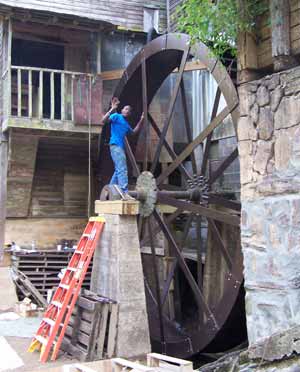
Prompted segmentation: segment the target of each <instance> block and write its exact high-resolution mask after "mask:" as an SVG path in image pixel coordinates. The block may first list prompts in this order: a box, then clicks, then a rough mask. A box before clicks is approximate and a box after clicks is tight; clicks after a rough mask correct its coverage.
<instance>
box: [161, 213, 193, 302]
mask: <svg viewBox="0 0 300 372" xmlns="http://www.w3.org/2000/svg"><path fill="white" fill-rule="evenodd" d="M193 218H194V216H193V214H190V215H189V217H188V219H187V221H186V223H185V226H184V230H183V234H182V239H181V244H180V247H181V249H180V248H179V249H180V251H183V248H184V243H185V241H186V238H187V236H188V233H189V229H190V227H191V223H192V221H193ZM177 264H178V259H177V258H176V259H175V261H174V262H173V263H172V266H171V268H170V271H169V273H168V277H167V279H166V280H165V284H164V288H163V294H162V306H164V304H165V302H166V300H167V297H168V293H169V289H170V285H171V283H172V280H173V277H174V275H175V271H176V268H177Z"/></svg>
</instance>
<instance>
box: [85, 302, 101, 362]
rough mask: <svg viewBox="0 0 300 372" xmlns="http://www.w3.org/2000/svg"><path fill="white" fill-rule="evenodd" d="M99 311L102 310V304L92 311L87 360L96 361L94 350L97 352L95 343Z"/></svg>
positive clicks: (99, 316) (99, 318)
mask: <svg viewBox="0 0 300 372" xmlns="http://www.w3.org/2000/svg"><path fill="white" fill-rule="evenodd" d="M101 309H102V304H101V303H97V304H96V308H95V310H94V316H93V320H92V323H91V326H92V329H91V332H90V337H89V344H88V355H87V360H95V359H97V355H96V350H97V341H98V336H99V335H98V332H97V331H98V329H99V328H98V325H99V324H100V320H101Z"/></svg>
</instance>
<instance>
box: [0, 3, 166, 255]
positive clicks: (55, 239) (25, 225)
mask: <svg viewBox="0 0 300 372" xmlns="http://www.w3.org/2000/svg"><path fill="white" fill-rule="evenodd" d="M151 27H155V28H156V29H157V30H158V31H159V32H164V31H165V28H166V4H165V1H164V0H150V1H149V2H148V3H147V5H145V3H144V2H142V1H140V0H135V1H129V0H128V1H127V0H124V1H116V0H113V1H110V2H109V5H108V3H107V2H101V1H98V0H91V1H88V2H86V1H82V0H76V1H74V0H72V1H71V0H64V1H56V0H54V1H48V0H38V1H37V0H32V1H25V0H24V1H23V0H21V1H20V0H18V1H15V0H3V1H0V42H1V46H0V51H1V57H0V62H1V63H0V69H1V70H0V71H1V76H2V80H1V84H0V91H1V100H0V102H1V106H0V107H1V147H0V155H1V158H0V160H1V177H0V184H1V188H0V206H1V208H0V214H1V215H0V223H1V231H0V237H1V239H0V245H1V247H2V246H3V240H4V238H3V236H4V232H5V242H6V243H11V242H12V241H14V242H16V244H18V245H21V246H24V247H30V246H31V245H35V246H36V247H37V248H47V247H49V248H50V247H51V248H53V247H55V246H56V244H60V243H61V242H62V241H67V244H68V245H70V244H72V243H73V241H74V242H75V241H76V240H77V238H78V237H79V235H80V233H81V231H82V228H83V226H84V224H85V223H86V218H87V215H88V214H90V213H92V209H93V201H94V199H95V198H96V196H98V190H97V172H96V168H97V156H98V149H99V145H98V137H99V133H100V131H101V128H100V125H99V124H100V117H101V114H102V111H103V109H102V108H103V107H104V108H106V106H107V103H108V99H109V97H110V96H111V93H112V91H113V88H114V86H115V84H116V82H117V80H116V79H117V78H119V77H120V69H124V68H125V67H126V66H127V64H128V63H129V61H130V60H131V59H132V57H133V56H134V55H135V54H136V52H137V51H138V50H139V49H140V48H141V47H142V46H143V44H144V43H145V40H146V33H145V31H148V30H149V28H151ZM111 70H114V71H113V72H112V73H111V72H110V71H111ZM116 70H117V71H116Z"/></svg>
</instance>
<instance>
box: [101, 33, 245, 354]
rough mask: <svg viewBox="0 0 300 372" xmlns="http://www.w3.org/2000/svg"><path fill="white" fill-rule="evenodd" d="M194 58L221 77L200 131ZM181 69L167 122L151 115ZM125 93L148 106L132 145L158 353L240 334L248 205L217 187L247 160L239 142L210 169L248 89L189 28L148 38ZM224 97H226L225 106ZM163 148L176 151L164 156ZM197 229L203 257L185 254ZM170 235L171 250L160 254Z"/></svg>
mask: <svg viewBox="0 0 300 372" xmlns="http://www.w3.org/2000/svg"><path fill="white" fill-rule="evenodd" d="M191 57H193V58H194V59H196V60H198V61H199V62H200V63H201V64H203V65H204V66H205V67H206V68H207V70H208V71H209V72H210V73H211V74H212V76H213V77H214V79H215V81H216V82H217V85H218V88H217V90H216V95H215V99H214V104H213V109H212V113H211V120H210V123H209V124H208V125H207V126H206V127H205V128H204V130H203V131H201V132H200V133H198V134H197V135H195V133H192V129H191V128H193V126H192V123H191V120H190V118H189V115H188V103H187V101H186V94H185V93H186V92H185V86H184V81H183V72H184V69H185V65H186V62H187V61H188V59H190V58H191ZM174 71H175V72H174ZM172 73H173V82H174V83H173V91H172V93H171V95H170V100H169V105H168V108H167V114H166V115H165V117H164V119H163V120H162V121H160V120H157V119H155V118H154V117H153V115H151V112H150V111H151V110H150V107H151V102H153V100H154V98H155V95H156V94H157V92H158V91H159V89H160V88H161V86H162V85H163V83H164V81H165V80H166V79H167V78H168V77H169V76H170V74H172ZM179 94H180V96H181V101H182V102H181V105H182V109H183V114H184V120H183V122H182V123H181V124H180V125H182V126H183V127H184V128H185V131H186V138H187V143H186V146H184V148H183V149H182V151H178V149H175V148H174V146H173V143H172V139H170V135H169V134H170V128H171V127H172V125H174V123H173V121H172V115H173V112H174V107H175V105H176V102H177V100H178V95H179ZM199 94H201V93H200V89H199ZM115 96H117V97H119V99H120V102H121V106H122V105H125V104H129V105H131V106H132V107H133V108H134V115H135V117H134V118H133V121H136V120H137V119H138V118H139V116H140V115H141V113H142V112H144V113H145V123H144V131H143V133H142V134H141V136H140V138H139V140H138V141H137V142H134V143H127V155H128V159H129V164H130V165H129V171H130V173H131V190H132V191H131V194H132V195H133V196H134V197H136V198H137V199H138V200H140V201H141V213H140V216H139V220H138V224H139V233H140V241H141V246H142V252H146V251H147V248H148V252H146V253H143V266H144V276H145V289H146V296H147V308H148V316H149V323H150V333H151V340H152V345H153V348H155V349H156V350H157V351H161V352H165V353H167V354H173V355H177V356H182V357H187V356H189V355H192V354H195V353H197V352H199V351H201V350H204V349H207V347H208V346H209V345H212V344H213V343H214V342H215V341H216V340H220V338H223V339H224V341H225V340H226V337H230V333H231V332H232V327H231V326H230V325H229V326H228V322H229V323H230V322H231V324H232V322H236V319H235V318H234V316H232V314H235V313H236V310H235V306H236V303H237V300H238V298H241V297H242V295H241V288H240V287H241V284H242V280H243V275H242V256H241V246H240V231H239V228H240V203H239V202H238V200H236V198H235V197H234V195H231V194H230V195H228V194H226V195H225V194H224V193H222V192H218V193H217V192H216V191H215V190H214V184H215V182H216V181H217V180H218V179H219V177H221V176H222V175H223V173H224V172H225V171H226V169H227V168H228V167H229V166H230V165H231V164H232V162H233V161H235V159H237V157H238V150H237V148H236V149H235V150H234V151H233V152H232V153H231V154H230V155H229V156H228V157H227V158H226V159H224V160H223V161H222V162H221V163H220V164H219V166H218V167H217V169H215V170H214V171H213V172H211V171H210V172H209V171H208V161H209V150H210V145H211V142H212V138H213V134H214V131H215V130H216V129H217V128H218V127H219V126H221V125H226V123H227V122H228V123H230V125H232V123H233V126H234V128H236V123H237V119H238V115H239V113H238V96H237V93H236V90H235V87H234V85H233V83H232V81H231V78H230V76H229V75H228V73H227V71H226V69H225V68H224V66H223V65H222V64H221V63H220V62H219V61H217V60H215V59H214V58H213V57H211V55H210V53H209V50H208V49H207V47H206V46H205V45H203V44H196V45H193V46H191V45H190V39H189V37H188V36H187V35H183V34H180V35H179V34H168V35H164V36H161V37H159V38H157V39H155V40H153V41H152V42H150V43H149V44H147V45H146V46H145V47H144V49H143V50H141V51H140V52H139V53H138V54H137V55H136V56H135V58H134V59H133V60H132V62H131V63H130V65H129V66H128V68H127V69H126V71H125V72H124V74H123V76H122V78H121V80H120V82H119V84H118V87H117V89H116V91H115ZM222 96H223V98H224V100H225V102H226V104H225V105H224V104H223V108H222V109H219V103H220V97H222ZM228 118H229V120H228ZM176 125H178V123H177V124H176ZM199 147H201V149H202V152H201V153H202V156H201V157H199V154H198V155H197V149H199ZM162 152H164V154H165V156H166V157H167V158H168V159H169V160H168V161H167V162H165V163H164V164H162V163H161V161H160V159H161V156H162ZM188 163H189V164H190V167H189V168H190V169H188V167H187V165H188ZM106 191H108V192H107V193H105V192H104V193H103V194H102V195H104V197H107V196H108V197H113V196H114V195H113V194H114V192H113V190H110V188H109V187H107V188H106ZM105 195H106V196H105ZM234 199H235V200H234ZM178 224H179V227H178ZM176 226H177V227H176ZM204 228H205V229H206V231H207V234H206V238H204V237H203V231H204ZM195 232H196V234H195ZM192 233H194V235H196V245H194V247H193V249H192V250H191V249H190V252H191V251H192V254H193V255H194V256H193V257H194V260H190V259H188V258H187V256H186V254H185V251H186V247H187V245H188V241H189V239H190V235H191V234H192ZM162 241H163V242H164V247H165V249H164V250H163V251H162V253H161V255H160V256H159V255H158V254H157V252H158V250H159V249H158V248H159V247H161V242H162ZM228 345H230V342H229V343H228Z"/></svg>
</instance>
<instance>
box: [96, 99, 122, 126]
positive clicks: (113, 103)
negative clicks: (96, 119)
mask: <svg viewBox="0 0 300 372" xmlns="http://www.w3.org/2000/svg"><path fill="white" fill-rule="evenodd" d="M119 103H120V101H119V100H118V98H116V97H114V98H113V99H112V100H111V108H110V110H109V111H107V113H106V114H105V115H103V117H102V120H101V125H104V124H105V122H106V121H107V119H109V117H110V115H111V114H112V113H113V112H114V111H115V110H116V109H117V108H118V105H119Z"/></svg>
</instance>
